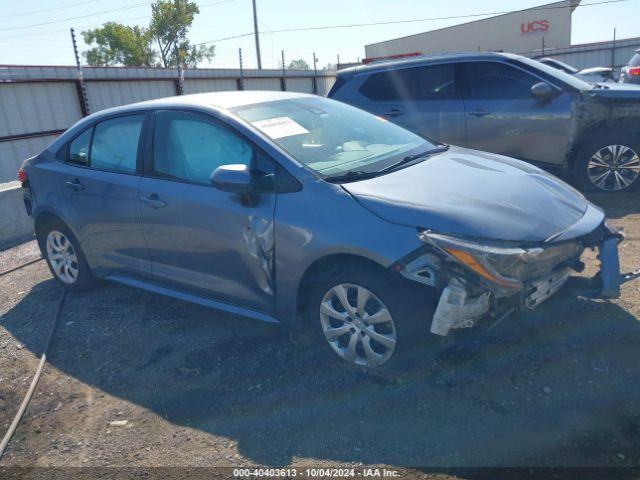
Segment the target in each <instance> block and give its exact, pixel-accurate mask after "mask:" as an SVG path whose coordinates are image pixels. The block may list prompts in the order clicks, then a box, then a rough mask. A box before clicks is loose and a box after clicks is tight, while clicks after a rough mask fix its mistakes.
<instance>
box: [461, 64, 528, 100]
mask: <svg viewBox="0 0 640 480" xmlns="http://www.w3.org/2000/svg"><path fill="white" fill-rule="evenodd" d="M467 72H468V73H467V75H468V79H469V88H470V90H471V98H473V99H478V100H480V99H481V100H515V99H526V98H531V87H532V86H533V85H534V84H536V83H538V82H539V81H540V80H538V79H537V78H536V77H534V76H532V75H529V74H528V73H525V72H523V71H522V70H519V69H517V68H514V67H511V66H509V65H505V64H504V63H498V62H473V63H469V64H467Z"/></svg>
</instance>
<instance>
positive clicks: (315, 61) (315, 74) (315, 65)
mask: <svg viewBox="0 0 640 480" xmlns="http://www.w3.org/2000/svg"><path fill="white" fill-rule="evenodd" d="M313 93H315V94H316V95H317V94H318V59H317V58H316V52H313Z"/></svg>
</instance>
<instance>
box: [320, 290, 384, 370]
mask: <svg viewBox="0 0 640 480" xmlns="http://www.w3.org/2000/svg"><path fill="white" fill-rule="evenodd" d="M320 323H321V326H322V331H323V333H324V336H325V338H326V340H327V342H329V345H330V346H331V348H332V349H333V350H334V351H335V352H336V353H337V354H338V355H339V356H340V357H341V358H343V359H344V360H346V361H347V362H349V363H352V364H355V365H361V366H366V367H378V366H381V365H383V364H384V363H386V362H387V361H388V360H389V359H390V358H391V356H392V355H393V352H394V350H395V348H396V341H397V337H396V327H395V322H394V320H393V317H392V316H391V312H390V311H389V309H388V308H387V307H386V306H385V304H384V303H383V302H382V301H381V300H380V299H379V298H378V297H377V296H376V295H375V294H374V293H373V292H371V291H370V290H368V289H367V288H365V287H363V286H361V285H356V284H351V283H341V284H339V285H336V286H334V287H332V288H331V289H329V291H327V293H325V295H324V297H323V298H322V302H321V304H320Z"/></svg>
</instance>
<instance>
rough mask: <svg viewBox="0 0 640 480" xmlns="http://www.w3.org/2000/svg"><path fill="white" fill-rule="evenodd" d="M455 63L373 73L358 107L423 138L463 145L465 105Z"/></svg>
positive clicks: (362, 86) (361, 91) (365, 84)
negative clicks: (460, 92) (460, 91)
mask: <svg viewBox="0 0 640 480" xmlns="http://www.w3.org/2000/svg"><path fill="white" fill-rule="evenodd" d="M457 79H458V72H457V67H456V64H455V63H449V64H437V65H428V66H420V67H411V68H404V69H399V70H389V71H385V72H379V73H374V74H372V75H370V76H369V77H368V78H367V80H365V81H364V83H363V84H362V85H361V86H360V89H359V92H360V94H361V95H362V96H363V97H364V99H365V100H363V103H362V105H358V106H360V107H361V108H364V109H365V110H367V111H370V112H371V113H374V114H376V115H379V116H382V117H385V118H387V119H388V120H390V121H392V122H394V123H397V124H398V125H401V126H403V127H405V128H407V129H408V130H411V131H413V132H415V133H417V134H418V135H421V136H423V137H427V138H432V139H434V140H438V141H440V142H445V143H450V144H453V145H464V141H465V137H464V134H465V130H464V103H463V101H462V99H461V98H460V94H459V87H458V80H457Z"/></svg>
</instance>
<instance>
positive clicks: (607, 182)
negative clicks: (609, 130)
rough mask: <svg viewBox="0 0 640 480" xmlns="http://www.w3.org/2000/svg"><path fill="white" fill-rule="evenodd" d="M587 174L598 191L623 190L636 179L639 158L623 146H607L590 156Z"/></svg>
mask: <svg viewBox="0 0 640 480" xmlns="http://www.w3.org/2000/svg"><path fill="white" fill-rule="evenodd" d="M587 173H588V175H589V180H591V183H593V184H594V185H595V186H596V187H598V188H599V189H600V190H604V191H607V192H615V191H619V190H623V189H625V188H627V187H629V186H630V185H631V184H632V183H634V182H635V181H636V180H637V179H638V175H640V157H639V156H638V154H637V153H636V152H635V151H634V150H633V149H632V148H630V147H627V146H625V145H608V146H606V147H603V148H601V149H599V150H598V151H597V152H595V153H594V154H593V155H592V156H591V158H590V159H589V163H588V164H587Z"/></svg>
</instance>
